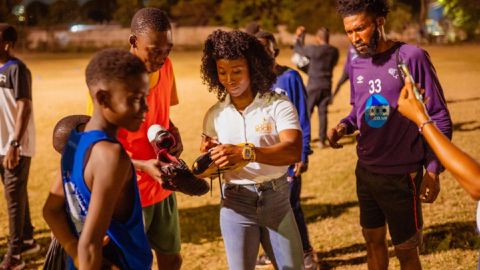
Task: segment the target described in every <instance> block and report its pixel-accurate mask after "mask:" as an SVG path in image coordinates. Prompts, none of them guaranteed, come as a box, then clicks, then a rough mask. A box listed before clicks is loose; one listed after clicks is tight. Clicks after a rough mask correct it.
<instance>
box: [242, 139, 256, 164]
mask: <svg viewBox="0 0 480 270" xmlns="http://www.w3.org/2000/svg"><path fill="white" fill-rule="evenodd" d="M242 158H243V159H244V160H248V161H250V162H255V158H256V156H255V145H253V144H252V143H245V144H244V145H243V148H242Z"/></svg>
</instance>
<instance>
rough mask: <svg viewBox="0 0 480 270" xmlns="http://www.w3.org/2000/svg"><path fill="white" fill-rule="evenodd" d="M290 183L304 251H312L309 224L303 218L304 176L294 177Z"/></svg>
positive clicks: (292, 202)
mask: <svg viewBox="0 0 480 270" xmlns="http://www.w3.org/2000/svg"><path fill="white" fill-rule="evenodd" d="M289 183H290V185H289V186H290V205H291V206H292V210H293V214H294V215H295V221H296V222H297V226H298V231H299V232H300V237H301V239H302V245H303V251H311V250H312V246H311V245H310V240H309V237H308V229H307V224H306V223H305V217H304V216H303V210H302V206H301V205H300V192H301V190H302V176H293V181H291V182H289Z"/></svg>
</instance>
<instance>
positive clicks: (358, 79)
mask: <svg viewBox="0 0 480 270" xmlns="http://www.w3.org/2000/svg"><path fill="white" fill-rule="evenodd" d="M357 83H358V84H361V83H363V76H362V75H358V76H357Z"/></svg>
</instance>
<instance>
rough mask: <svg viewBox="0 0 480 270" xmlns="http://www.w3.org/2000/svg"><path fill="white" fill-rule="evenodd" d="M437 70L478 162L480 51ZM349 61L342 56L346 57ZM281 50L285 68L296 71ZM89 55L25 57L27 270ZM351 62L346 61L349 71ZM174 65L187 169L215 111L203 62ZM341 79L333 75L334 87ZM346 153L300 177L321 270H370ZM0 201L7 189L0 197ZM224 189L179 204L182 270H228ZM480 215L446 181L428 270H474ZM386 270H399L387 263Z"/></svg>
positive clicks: (429, 217) (465, 145) (38, 260)
mask: <svg viewBox="0 0 480 270" xmlns="http://www.w3.org/2000/svg"><path fill="white" fill-rule="evenodd" d="M427 50H428V51H429V53H430V55H431V57H432V61H433V63H434V64H435V66H436V69H437V72H438V75H439V78H440V81H441V83H442V85H443V87H444V91H445V96H446V98H447V100H448V106H449V109H450V112H451V116H452V119H453V122H454V135H453V141H454V142H455V143H456V144H457V145H459V146H460V147H461V148H462V149H464V150H465V151H467V152H468V153H470V154H471V155H473V156H474V157H475V158H476V159H477V160H480V90H479V89H480V72H479V71H480V68H479V63H480V47H479V46H478V45H464V46H449V47H427ZM344 51H346V50H345V49H343V50H342V52H344ZM289 55H290V52H288V51H286V50H284V51H283V53H282V54H281V55H280V62H281V63H285V64H288V65H290V63H289V57H288V56H289ZM89 57H90V55H45V54H41V55H22V58H23V59H24V60H25V62H26V63H27V65H28V66H29V67H30V69H31V71H32V74H33V78H34V81H33V83H34V86H33V90H34V94H33V98H34V114H35V121H36V131H37V154H36V156H35V158H34V159H33V162H32V167H31V171H30V180H29V181H30V182H29V196H30V207H31V214H32V219H33V223H34V226H35V229H36V237H37V239H38V241H39V242H40V243H41V244H42V252H43V253H42V255H38V256H36V257H34V258H27V264H28V265H29V268H30V269H37V268H40V267H41V264H42V263H43V256H44V254H45V252H46V249H47V247H48V243H49V239H50V233H49V230H48V227H47V226H46V224H45V222H44V221H43V219H42V216H41V208H42V205H43V203H44V200H45V198H46V196H47V194H48V189H49V186H50V183H51V182H52V179H53V178H54V175H55V172H56V170H57V169H58V163H59V162H58V161H59V155H58V154H56V153H55V152H54V151H53V149H52V146H51V137H50V136H51V131H52V128H53V126H54V124H55V122H56V121H57V120H58V119H59V118H61V117H62V116H65V115H68V114H78V113H84V112H85V99H86V88H85V83H84V68H85V66H86V64H87V61H88V59H89ZM344 57H345V55H344V54H342V58H341V59H340V61H341V63H343V60H344ZM171 58H172V60H173V63H174V68H175V73H176V79H177V86H178V89H179V97H180V105H178V106H176V107H174V108H172V120H173V121H174V123H175V124H176V125H177V126H178V127H179V129H180V131H181V134H182V138H183V142H184V146H185V151H184V154H183V159H185V160H186V161H187V163H189V164H191V162H192V161H193V160H194V158H195V157H196V156H197V155H198V154H199V152H198V150H197V149H198V145H199V142H200V133H201V123H202V119H203V115H204V113H205V111H206V110H207V109H208V108H209V107H210V106H211V105H212V104H213V103H214V102H215V97H214V95H213V94H211V93H209V92H208V91H207V90H206V87H205V86H204V85H203V84H202V83H201V80H200V74H199V66H200V58H201V53H200V52H177V51H174V52H173V53H172V55H171ZM340 73H341V65H339V66H337V68H336V69H335V77H334V80H336V79H337V78H338V76H339V75H340ZM348 101H349V90H348V86H344V89H343V90H342V91H341V92H340V94H339V96H338V98H337V99H336V100H335V102H334V104H333V105H332V106H331V107H329V116H328V117H329V122H330V123H331V124H336V123H337V122H338V120H339V119H341V118H342V117H344V116H345V115H347V114H348V112H349V110H350V107H349V104H348ZM312 129H313V130H312V138H313V139H315V138H318V118H317V117H316V115H314V116H313V118H312ZM343 142H344V143H345V147H344V148H343V149H341V150H333V149H330V148H328V149H322V150H320V149H318V148H313V150H314V151H315V152H314V154H313V155H312V156H311V157H310V168H309V170H308V172H307V173H306V174H305V175H304V177H303V192H302V202H303V209H304V211H305V214H306V219H307V222H308V227H309V231H310V239H311V242H312V245H313V247H314V248H315V250H316V251H317V253H318V256H319V258H320V260H321V263H322V264H323V265H325V266H327V265H329V266H332V267H335V269H366V264H365V260H366V257H365V254H366V252H365V248H364V246H363V239H362V236H361V232H360V227H359V225H358V214H359V210H358V203H357V201H356V195H355V178H354V166H355V162H356V154H355V143H354V139H353V138H347V139H345V140H344V141H343ZM0 190H1V192H2V193H3V186H2V187H0ZM219 201H220V195H219V189H218V184H217V183H216V182H215V183H214V185H213V195H212V196H210V195H206V196H204V197H200V198H199V197H188V196H184V195H181V194H179V195H178V204H179V208H180V221H181V228H182V254H183V257H184V264H183V266H184V267H183V269H227V264H226V257H225V253H224V249H223V242H222V238H221V235H220V229H219V222H218V210H219ZM475 206H476V203H475V202H474V201H472V200H471V199H470V198H469V197H468V195H466V193H465V192H464V191H463V190H462V189H461V188H460V187H459V185H458V184H457V183H456V182H455V181H454V179H453V178H452V176H451V175H450V174H449V173H444V174H443V175H442V192H441V194H440V196H439V197H438V199H437V201H436V202H435V203H434V204H432V205H424V207H423V213H424V221H425V230H424V240H425V243H424V246H423V249H422V255H421V259H422V262H423V265H424V269H475V267H476V262H477V255H478V249H479V247H480V241H479V238H478V237H477V234H476V229H475V222H474V220H475ZM0 224H1V225H2V226H0V256H3V254H4V253H5V251H6V241H7V240H6V238H7V234H8V219H7V214H6V206H5V201H4V199H2V200H0ZM391 258H392V260H391V263H390V269H399V266H398V261H397V260H396V259H395V258H394V255H393V253H391Z"/></svg>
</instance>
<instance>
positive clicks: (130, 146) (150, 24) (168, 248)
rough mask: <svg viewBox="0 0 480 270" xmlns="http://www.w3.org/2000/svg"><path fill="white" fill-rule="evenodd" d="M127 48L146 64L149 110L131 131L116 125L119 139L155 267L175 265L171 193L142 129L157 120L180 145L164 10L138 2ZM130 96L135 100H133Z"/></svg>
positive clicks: (176, 243) (174, 210) (179, 259)
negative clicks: (127, 159) (130, 164)
mask: <svg viewBox="0 0 480 270" xmlns="http://www.w3.org/2000/svg"><path fill="white" fill-rule="evenodd" d="M131 31H132V34H131V36H130V38H129V43H130V52H131V53H132V54H134V55H136V56H137V57H139V58H140V59H141V60H142V61H143V62H144V63H145V66H146V67H147V71H148V72H149V77H150V91H149V94H148V96H147V104H148V112H147V114H146V116H145V121H144V122H143V123H142V125H141V126H140V129H139V130H138V131H136V132H130V131H126V130H120V131H119V132H118V139H119V141H120V142H121V143H122V144H123V146H124V148H125V150H126V151H127V152H128V153H129V155H130V157H131V158H132V161H133V164H134V166H135V169H136V173H137V180H138V182H137V183H138V188H139V192H140V200H141V203H142V208H143V219H144V223H145V232H146V234H147V237H148V240H149V242H150V245H151V247H152V249H153V250H154V251H155V255H156V257H157V264H158V268H159V269H180V267H181V265H182V257H181V255H180V224H179V221H178V210H177V203H176V198H175V193H174V192H172V191H170V190H166V189H164V188H162V186H161V183H162V180H161V174H162V173H161V171H160V169H159V168H160V162H159V161H158V160H157V157H156V154H155V152H154V150H153V147H152V146H151V144H150V142H149V140H148V136H147V131H148V128H149V127H150V126H151V125H154V124H158V125H161V126H163V127H165V128H166V129H168V130H169V131H170V132H171V133H172V134H173V135H174V136H175V137H176V139H177V146H176V149H175V150H174V152H175V153H174V154H176V155H177V156H178V155H180V153H181V151H182V150H183V149H182V148H183V147H182V144H181V140H180V135H179V133H178V129H177V128H176V127H175V126H174V125H173V123H172V122H171V121H170V106H173V105H176V104H178V97H177V89H176V85H175V78H174V74H173V68H172V63H171V61H170V59H169V58H168V55H169V53H170V50H171V49H172V46H173V42H172V31H171V25H170V22H169V20H168V17H167V14H166V13H165V12H163V11H162V10H160V9H157V8H143V9H140V10H139V11H137V13H135V15H134V17H133V18H132V22H131ZM131 102H136V101H135V100H132V101H131Z"/></svg>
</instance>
